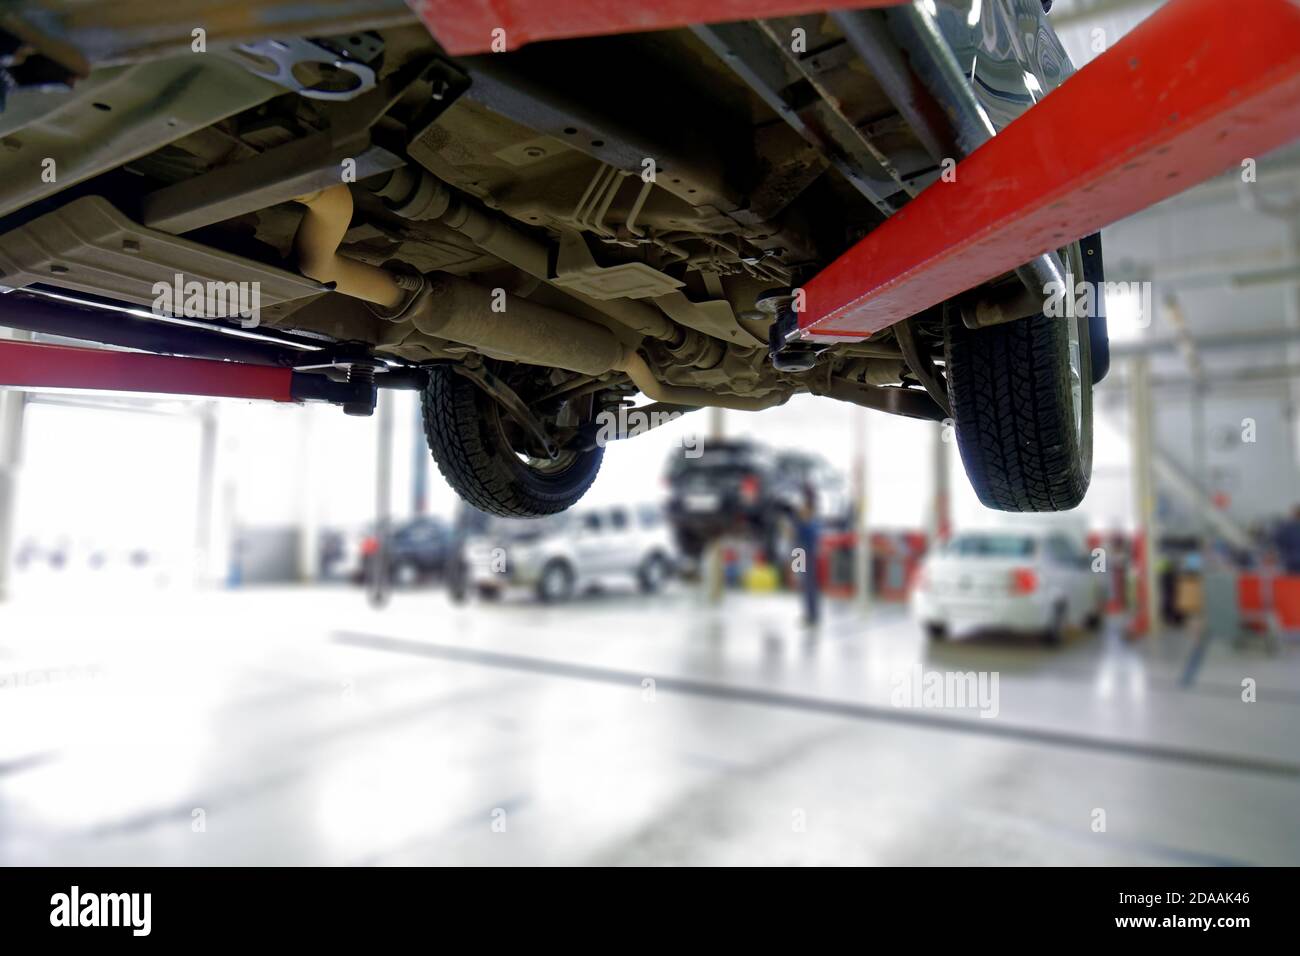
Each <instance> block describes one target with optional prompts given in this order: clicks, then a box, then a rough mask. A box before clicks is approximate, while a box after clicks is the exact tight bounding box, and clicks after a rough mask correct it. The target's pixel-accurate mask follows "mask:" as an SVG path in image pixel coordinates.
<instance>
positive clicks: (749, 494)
mask: <svg viewBox="0 0 1300 956" xmlns="http://www.w3.org/2000/svg"><path fill="white" fill-rule="evenodd" d="M740 497H741V499H742V500H743V501H744V502H745V504H747V505H752V504H755V503H756V502H757V501H758V476H757V475H746V476H745V477H744V478H742V479H740Z"/></svg>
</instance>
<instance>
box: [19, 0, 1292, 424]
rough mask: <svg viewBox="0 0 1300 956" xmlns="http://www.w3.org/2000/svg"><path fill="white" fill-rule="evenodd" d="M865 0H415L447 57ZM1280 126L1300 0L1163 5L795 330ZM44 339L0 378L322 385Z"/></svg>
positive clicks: (826, 325) (824, 297)
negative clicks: (502, 45) (502, 42)
mask: <svg viewBox="0 0 1300 956" xmlns="http://www.w3.org/2000/svg"><path fill="white" fill-rule="evenodd" d="M864 5H868V6H870V5H881V4H880V3H879V0H874V2H865V3H864V0H852V2H840V0H689V2H687V0H661V2H659V3H658V4H656V5H654V6H653V7H651V6H649V5H645V6H643V5H640V4H636V5H633V4H625V3H622V2H618V0H589V2H573V0H570V2H561V0H491V2H489V0H426V2H416V3H414V7H415V9H416V10H417V12H418V13H420V15H421V16H422V17H423V19H424V21H425V23H426V24H428V25H429V26H430V28H431V29H432V31H433V32H434V35H435V36H436V37H437V38H438V39H439V40H440V41H442V42H443V43H444V45H446V46H448V48H449V49H450V50H452V52H471V51H475V50H484V49H490V44H491V42H492V39H493V37H492V32H491V31H492V30H493V29H495V28H498V27H499V28H502V29H505V30H506V31H507V42H508V44H509V45H518V44H519V43H521V42H524V41H526V40H528V39H540V38H554V37H561V36H575V35H594V34H599V33H611V32H625V31H629V30H643V29H644V30H649V29H657V28H665V27H670V26H678V25H681V24H683V23H686V22H705V21H717V20H725V19H745V18H753V17H756V16H759V17H761V16H775V15H780V14H794V13H800V12H806V11H808V10H810V9H827V8H838V7H846V6H856V7H861V6H864ZM493 21H498V22H493ZM499 21H504V22H499ZM484 30H486V35H485V34H484ZM511 31H513V36H511V35H510V33H511ZM1297 135H1300V4H1297V3H1296V2H1294V0H1251V2H1250V3H1249V4H1241V3H1226V2H1223V0H1171V2H1170V3H1169V4H1167V5H1166V6H1165V7H1163V8H1161V9H1160V10H1158V11H1157V12H1156V13H1155V14H1153V15H1152V16H1151V17H1150V18H1148V19H1147V20H1146V21H1145V22H1143V23H1142V24H1141V25H1139V26H1138V27H1137V28H1136V29H1134V30H1133V31H1132V32H1131V33H1130V34H1129V35H1128V36H1126V37H1125V38H1124V39H1123V40H1122V41H1120V42H1119V43H1117V44H1116V45H1115V46H1114V47H1112V48H1111V49H1109V50H1108V51H1106V52H1105V53H1102V54H1101V55H1100V56H1098V57H1097V58H1096V59H1095V60H1093V61H1092V62H1091V63H1089V64H1088V65H1087V66H1085V67H1084V68H1083V69H1081V70H1080V71H1079V72H1078V73H1076V74H1075V75H1074V76H1072V77H1071V78H1070V79H1068V80H1067V81H1066V82H1065V83H1063V84H1062V85H1061V86H1060V87H1059V88H1058V89H1057V90H1055V91H1054V92H1052V93H1051V94H1050V95H1049V96H1047V97H1046V98H1045V99H1044V100H1043V101H1042V102H1041V103H1039V104H1038V105H1036V106H1034V107H1032V108H1031V109H1029V110H1028V111H1027V112H1026V113H1025V114H1024V115H1023V116H1021V117H1020V118H1019V119H1017V120H1016V121H1015V122H1013V123H1011V124H1010V125H1009V126H1008V127H1007V128H1006V129H1004V130H1003V131H1002V132H1001V133H999V134H998V135H997V136H995V137H994V138H993V139H992V140H990V141H989V142H988V143H987V144H985V145H984V146H982V147H981V148H979V149H978V150H976V151H975V152H974V153H972V154H971V155H970V156H969V157H967V158H966V159H965V160H963V161H962V162H961V163H959V164H958V165H957V167H956V178H955V181H953V182H943V181H940V182H937V183H935V184H934V185H933V186H931V187H930V188H929V189H927V190H926V191H925V192H923V193H922V194H921V195H920V196H918V197H917V198H916V199H915V200H913V201H912V202H911V203H909V204H908V205H907V206H905V207H904V208H903V209H902V210H901V211H899V212H898V213H897V214H896V215H894V216H892V217H890V218H889V219H888V220H886V222H885V223H884V224H883V225H882V226H881V227H880V228H878V229H876V230H875V231H874V232H872V233H871V234H869V235H868V236H867V237H866V238H864V239H863V240H862V241H861V242H859V243H858V244H857V245H855V246H853V247H852V248H851V249H849V250H848V251H847V252H845V253H844V254H843V255H842V256H840V257H839V258H838V259H837V260H836V261H835V262H833V263H832V264H831V265H830V266H828V267H827V268H826V269H825V270H823V271H822V272H821V273H820V274H819V275H817V276H816V277H814V278H813V279H812V280H811V281H810V282H809V283H808V284H807V286H806V289H805V291H806V299H807V303H806V305H807V307H806V309H804V310H803V311H802V313H801V314H800V316H799V325H800V328H801V330H802V331H803V332H804V334H806V335H811V336H815V337H827V338H830V339H832V340H834V339H837V338H838V339H861V338H864V337H866V336H868V335H870V334H871V333H872V332H875V331H878V330H880V329H882V328H885V327H887V326H889V325H891V324H893V323H895V322H898V321H900V320H902V319H904V318H906V317H908V316H910V315H913V314H916V313H918V312H920V311H923V310H924V309H926V308H929V307H930V306H933V305H936V304H938V303H939V302H942V301H944V300H946V299H948V298H950V297H951V296H953V295H956V294H959V293H961V292H964V291H966V290H968V289H970V288H973V287H975V286H977V285H979V284H981V283H983V282H985V281H987V280H989V279H992V278H994V277H995V276H998V275H1001V274H1002V273H1005V272H1008V271H1010V270H1011V269H1013V268H1015V267H1016V266H1018V265H1020V264H1021V263H1024V262H1026V261H1029V260H1030V259H1033V258H1034V257H1035V256H1038V255H1041V254H1043V253H1045V252H1047V251H1049V250H1052V249H1056V248H1059V247H1061V246H1064V245H1066V244H1068V243H1069V242H1071V241H1073V240H1075V239H1078V238H1079V237H1081V236H1084V235H1087V234H1090V233H1092V232H1095V231H1096V230H1097V229H1099V228H1101V227H1102V226H1105V225H1108V224H1110V223H1112V222H1114V221H1116V220H1117V219H1121V218H1123V217H1125V216H1128V215H1131V214H1133V213H1135V212H1138V211H1139V210H1141V209H1143V208H1145V207H1146V206H1149V205H1151V204H1153V203H1156V202H1159V201H1160V200H1162V199H1165V198H1167V197H1169V196H1172V195H1174V194H1175V193H1178V192H1181V191H1183V190H1185V189H1188V188H1190V187H1192V186H1194V185H1196V184H1197V183H1199V182H1201V181H1203V180H1205V179H1207V178H1209V177H1210V176H1213V175H1215V174H1217V173H1220V172H1222V171H1223V170H1225V169H1228V168H1230V167H1234V166H1237V165H1239V164H1240V163H1241V162H1242V161H1243V160H1245V159H1247V158H1252V157H1257V156H1260V155H1262V154H1263V153H1266V152H1268V151H1269V150H1271V149H1273V148H1275V147H1277V146H1280V145H1282V144H1284V143H1286V142H1287V141H1289V140H1291V139H1293V138H1295V137H1296V136H1297ZM51 349H52V347H50V346H44V345H40V346H34V345H30V344H15V343H4V342H0V385H22V386H27V387H36V388H39V387H73V386H75V387H84V388H100V389H103V388H115V389H116V388H129V389H133V390H136V391H152V392H158V391H164V392H166V391H177V390H178V384H179V385H182V386H183V387H184V393H185V394H210V395H226V396H229V395H238V396H240V397H245V398H270V399H272V400H278V401H286V400H288V401H292V400H296V399H297V396H295V395H294V392H293V389H292V388H291V387H289V386H287V385H286V381H287V380H286V379H285V378H284V375H286V374H287V375H291V376H292V375H294V374H298V378H299V380H301V379H322V380H324V381H326V382H328V380H326V379H324V378H323V376H319V375H310V376H309V375H301V374H299V373H293V372H289V371H287V370H283V369H281V370H278V371H279V372H280V373H281V374H280V375H279V376H276V377H272V376H268V375H265V374H263V373H261V372H256V373H255V372H250V371H248V370H247V369H248V366H245V365H243V364H242V363H235V362H226V363H220V364H215V365H214V363H211V362H202V363H201V364H195V365H185V366H182V365H178V364H176V363H182V362H189V363H192V362H195V361H196V360H194V359H175V358H170V359H158V358H157V357H153V356H148V355H140V354H125V353H120V352H104V351H86V350H72V351H75V352H77V353H79V354H70V350H66V349H59V350H58V351H52V350H51ZM186 370H188V372H187V371H186ZM178 377H179V378H178ZM300 384H301V382H300ZM308 384H309V385H310V384H312V383H308ZM200 389H204V391H201V392H200V391H199V390H200ZM286 396H287V397H286ZM314 397H321V396H314ZM324 397H325V399H326V400H333V399H331V398H329V396H328V395H326V396H324Z"/></svg>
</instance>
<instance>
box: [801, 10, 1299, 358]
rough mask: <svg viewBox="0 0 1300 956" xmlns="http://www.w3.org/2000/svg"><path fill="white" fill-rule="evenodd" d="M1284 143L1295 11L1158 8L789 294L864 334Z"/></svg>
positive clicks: (1291, 125) (1294, 73)
mask: <svg viewBox="0 0 1300 956" xmlns="http://www.w3.org/2000/svg"><path fill="white" fill-rule="evenodd" d="M1298 135H1300V3H1297V2H1296V0H1250V2H1248V3H1242V2H1238V3H1228V2H1225V0H1171V2H1170V3H1169V4H1167V5H1166V6H1164V7H1161V8H1160V9H1159V10H1157V11H1156V12H1155V13H1154V14H1152V15H1151V17H1150V18H1148V19H1147V20H1146V21H1144V22H1143V23H1142V24H1140V25H1139V26H1138V27H1137V28H1136V29H1134V30H1133V32H1131V33H1130V34H1128V36H1126V37H1124V39H1122V40H1121V41H1120V42H1119V43H1117V44H1116V45H1115V46H1114V47H1112V48H1111V49H1110V50H1108V51H1106V52H1105V53H1103V54H1101V55H1100V56H1098V57H1097V59H1095V60H1093V61H1092V62H1091V63H1089V64H1088V65H1087V66H1085V67H1084V68H1083V69H1081V70H1080V71H1079V72H1078V73H1076V74H1075V75H1074V76H1072V77H1071V78H1070V79H1068V80H1066V81H1065V83H1063V84H1062V85H1061V86H1060V87H1059V88H1057V89H1056V90H1055V91H1053V92H1052V93H1051V94H1050V95H1049V96H1047V97H1046V98H1045V99H1044V100H1043V101H1042V102H1041V103H1039V104H1038V105H1036V106H1034V107H1032V108H1031V109H1029V110H1028V111H1027V112H1026V113H1025V114H1024V115H1023V116H1021V117H1020V118H1019V119H1017V120H1016V121H1015V122H1013V123H1011V124H1010V125H1009V126H1008V127H1007V128H1006V129H1004V130H1003V131H1002V132H1001V133H999V134H998V135H997V136H995V137H994V138H993V139H992V140H990V141H989V142H988V143H986V144H985V145H984V146H982V147H981V148H980V149H978V150H976V151H975V152H974V153H972V154H971V155H970V156H969V157H967V158H966V159H965V160H964V161H962V162H961V163H959V164H958V165H957V167H956V181H955V182H942V181H940V182H936V183H935V184H934V185H932V186H930V188H928V189H927V190H925V192H923V193H922V194H921V195H920V196H918V197H917V198H916V199H914V200H913V201H912V202H910V203H908V204H907V205H906V206H905V207H903V209H902V210H900V211H899V212H898V213H896V214H895V215H894V216H891V217H890V218H889V219H888V220H887V221H886V222H885V223H884V224H883V225H882V226H881V227H880V228H878V229H876V230H875V231H874V232H872V233H871V234H869V235H868V236H866V237H865V238H864V239H862V240H861V241H860V242H859V243H857V245H855V246H853V247H852V248H851V249H849V250H848V251H847V252H845V253H844V254H843V255H842V256H840V257H839V258H838V259H836V260H835V261H834V262H833V263H831V265H830V266H828V267H827V268H826V269H824V270H823V271H822V272H821V273H819V274H818V275H817V276H815V277H814V278H813V279H812V280H810V281H809V282H808V283H807V284H806V286H805V294H806V308H805V309H804V310H803V311H802V313H801V314H800V316H799V326H800V328H801V329H802V330H804V332H805V333H811V334H812V335H813V336H814V337H820V336H827V337H828V338H831V339H832V340H834V339H838V338H843V339H848V340H857V339H862V338H864V337H866V336H868V335H870V334H871V333H872V332H876V331H878V330H880V329H883V328H885V327H887V326H889V325H892V324H893V323H895V322H899V321H901V320H902V319H905V318H907V317H908V316H910V315H915V314H916V313H918V312H921V311H924V310H925V309H927V308H930V307H931V306H934V305H937V304H938V303H940V302H943V301H944V300H946V299H948V298H950V297H952V296H954V295H957V294H959V293H961V292H964V291H966V290H968V289H971V288H974V287H975V286H977V285H980V284H981V283H983V282H986V281H988V280H989V279H992V278H994V277H995V276H998V275H1001V274H1003V273H1006V272H1009V271H1011V270H1012V269H1014V268H1015V267H1017V266H1019V265H1021V264H1023V263H1025V262H1028V261H1029V260H1030V259H1033V258H1034V257H1036V256H1039V255H1041V254H1043V253H1045V252H1048V251H1050V250H1052V249H1057V248H1060V247H1061V246H1064V245H1067V244H1068V243H1070V242H1072V241H1074V240H1076V239H1079V238H1081V237H1082V236H1086V235H1089V234H1090V233H1093V232H1096V231H1097V230H1098V229H1100V228H1101V227H1102V226H1106V225H1109V224H1110V223H1113V222H1115V221H1116V220H1119V219H1122V218H1124V217H1125V216H1129V215H1132V214H1133V213H1136V212H1138V211H1140V210H1142V209H1144V208H1146V207H1147V206H1150V205H1153V204H1154V203H1157V202H1160V201H1161V200H1162V199H1166V198H1168V197H1169V196H1172V195H1174V194H1176V193H1179V192H1182V191H1183V190H1185V189H1189V188H1190V187H1192V186H1194V185H1196V184H1197V183H1200V182H1202V181H1203V180H1205V179H1208V178H1209V177H1211V176H1214V175H1216V174H1218V173H1221V172H1223V171H1224V170H1226V169H1228V168H1230V167H1240V166H1241V164H1242V162H1243V161H1244V160H1246V159H1258V158H1259V157H1260V156H1262V155H1263V154H1264V153H1266V152H1268V151H1269V150H1271V149H1274V148H1275V147H1278V146H1281V145H1283V144H1285V143H1287V142H1289V141H1291V140H1292V139H1294V138H1295V137H1296V136H1298Z"/></svg>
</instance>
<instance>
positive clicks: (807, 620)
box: [794, 485, 822, 627]
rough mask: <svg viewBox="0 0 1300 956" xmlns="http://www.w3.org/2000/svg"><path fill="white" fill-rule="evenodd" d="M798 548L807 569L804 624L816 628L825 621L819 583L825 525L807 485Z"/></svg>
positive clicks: (798, 527) (797, 532)
mask: <svg viewBox="0 0 1300 956" xmlns="http://www.w3.org/2000/svg"><path fill="white" fill-rule="evenodd" d="M794 533H795V545H796V547H798V548H800V549H801V550H802V551H803V556H804V568H803V574H802V576H801V579H800V582H799V583H800V585H801V588H802V590H803V619H804V624H806V625H807V626H808V627H813V626H815V625H816V624H817V622H818V620H820V618H821V588H820V586H819V585H818V581H817V547H818V544H819V541H820V539H821V533H822V529H821V521H819V520H818V518H817V492H816V491H815V490H814V489H813V487H812V485H804V488H803V502H802V504H801V505H800V507H799V510H798V511H797V512H796V514H795V525H794Z"/></svg>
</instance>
